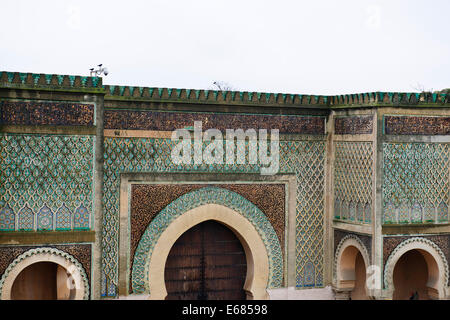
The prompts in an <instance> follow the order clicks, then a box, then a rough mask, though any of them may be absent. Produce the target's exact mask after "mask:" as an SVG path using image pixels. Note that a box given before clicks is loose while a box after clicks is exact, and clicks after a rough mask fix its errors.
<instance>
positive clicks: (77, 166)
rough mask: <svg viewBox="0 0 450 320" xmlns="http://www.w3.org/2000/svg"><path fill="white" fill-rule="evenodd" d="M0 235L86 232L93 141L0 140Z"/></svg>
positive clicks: (56, 138)
mask: <svg viewBox="0 0 450 320" xmlns="http://www.w3.org/2000/svg"><path fill="white" fill-rule="evenodd" d="M0 147H1V160H0V169H1V170H0V231H14V230H72V229H73V230H87V229H90V225H91V224H90V213H91V212H92V205H93V204H92V202H93V166H94V165H93V162H94V151H93V148H94V140H93V137H92V136H73V135H70V136H64V135H63V136H61V135H49V136H40V135H21V134H17V135H0Z"/></svg>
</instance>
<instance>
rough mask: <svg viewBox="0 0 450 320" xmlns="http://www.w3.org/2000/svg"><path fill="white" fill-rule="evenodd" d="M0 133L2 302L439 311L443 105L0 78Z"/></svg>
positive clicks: (444, 207)
mask: <svg viewBox="0 0 450 320" xmlns="http://www.w3.org/2000/svg"><path fill="white" fill-rule="evenodd" d="M0 125H1V133H0V148H1V149H0V152H1V159H0V166H1V172H0V296H1V299H36V298H37V299H57V298H58V299H106V298H126V299H133V298H136V299H138V298H150V299H312V298H319V299H335V298H336V299H349V298H352V299H408V298H410V297H411V294H413V295H414V296H415V297H418V298H419V299H448V298H450V290H449V285H450V282H449V281H450V279H449V274H448V261H449V259H450V225H449V206H450V203H449V191H450V189H449V177H450V171H449V170H450V148H449V144H450V97H449V96H448V95H445V94H416V93H382V92H376V93H366V94H352V95H341V96H313V95H301V94H275V93H258V92H234V91H233V92H231V91H211V90H189V89H167V88H147V87H145V88H143V87H128V86H110V85H103V84H102V79H101V78H96V77H81V76H62V75H46V74H30V73H11V72H0ZM199 126H200V127H199ZM199 128H200V132H199V131H198V130H197V129H199ZM181 129H183V130H181ZM239 129H241V131H239ZM180 130H181V131H180ZM230 130H232V131H234V133H237V134H238V135H239V133H243V134H244V136H243V137H244V139H243V140H242V139H241V142H242V144H241V145H240V144H239V138H237V140H236V141H237V148H235V147H234V142H235V138H234V137H233V138H232V142H233V144H232V146H233V148H231V149H228V147H229V146H230V145H229V142H230V141H229V140H227V141H223V140H220V138H221V137H225V135H226V134H228V133H229V131H230ZM175 132H178V133H180V132H181V133H183V134H184V137H183V139H179V137H178V136H177V137H176V135H175V134H174V133H175ZM274 132H275V133H276V134H274ZM252 133H255V134H256V136H255V135H252ZM258 133H259V140H258ZM266 133H270V134H266ZM264 134H266V135H264ZM186 135H187V136H186ZM211 135H212V136H214V139H211V137H210V136H211ZM246 136H247V138H248V139H246V138H245V137H246ZM191 137H192V141H191ZM236 137H237V136H236ZM198 138H200V139H198ZM253 138H254V139H253ZM266 138H267V139H266ZM268 140H270V142H268ZM182 143H186V144H183V148H180V147H181V144H182ZM258 144H259V145H258ZM185 146H187V147H186V148H184V147H185ZM254 148H256V149H254ZM178 149H180V150H182V152H181V153H179V154H178ZM266 149H267V150H268V151H269V152H266ZM192 150H193V152H192ZM175 151H176V152H175ZM239 151H241V153H239ZM233 152H235V153H236V152H237V157H236V158H235V157H234V153H233ZM177 154H178V155H180V154H182V155H183V156H186V155H192V154H193V158H189V157H188V158H184V159H185V160H186V159H187V161H174V159H175V158H174V156H176V155H177ZM208 156H209V157H208ZM255 157H256V158H255ZM211 158H212V160H211ZM255 159H256V160H255ZM268 160H269V161H268ZM271 165H274V167H275V169H276V170H275V171H273V172H269V173H267V172H266V173H264V170H265V169H267V168H268V167H269V166H271Z"/></svg>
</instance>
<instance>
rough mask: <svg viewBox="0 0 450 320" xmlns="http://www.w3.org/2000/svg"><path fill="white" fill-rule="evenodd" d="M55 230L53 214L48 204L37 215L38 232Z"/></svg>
mask: <svg viewBox="0 0 450 320" xmlns="http://www.w3.org/2000/svg"><path fill="white" fill-rule="evenodd" d="M52 229H53V212H52V210H51V209H50V208H49V207H47V205H46V204H44V206H43V207H42V208H41V209H40V210H39V212H38V214H37V230H52Z"/></svg>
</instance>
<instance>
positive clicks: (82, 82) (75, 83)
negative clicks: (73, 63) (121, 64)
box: [0, 71, 104, 92]
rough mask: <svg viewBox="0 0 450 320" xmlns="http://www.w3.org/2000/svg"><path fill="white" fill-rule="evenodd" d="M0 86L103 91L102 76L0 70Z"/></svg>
mask: <svg viewBox="0 0 450 320" xmlns="http://www.w3.org/2000/svg"><path fill="white" fill-rule="evenodd" d="M0 87H1V88H11V89H39V90H54V91H83V92H103V91H104V88H103V85H102V78H98V77H84V76H69V75H57V74H43V73H41V74H38V73H21V72H6V71H0Z"/></svg>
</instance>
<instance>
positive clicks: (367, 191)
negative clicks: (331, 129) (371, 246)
mask: <svg viewBox="0 0 450 320" xmlns="http://www.w3.org/2000/svg"><path fill="white" fill-rule="evenodd" d="M334 150H335V160H334V217H335V219H340V220H349V221H352V222H357V223H370V222H371V214H372V191H373V183H372V178H373V151H372V142H335V143H334Z"/></svg>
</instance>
